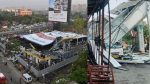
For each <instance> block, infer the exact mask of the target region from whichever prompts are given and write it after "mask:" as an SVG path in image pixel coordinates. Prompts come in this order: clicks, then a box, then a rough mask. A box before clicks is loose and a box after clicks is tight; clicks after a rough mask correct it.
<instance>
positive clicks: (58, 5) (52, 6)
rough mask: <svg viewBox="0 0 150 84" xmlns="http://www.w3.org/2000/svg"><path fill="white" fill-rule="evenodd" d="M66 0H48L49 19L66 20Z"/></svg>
mask: <svg viewBox="0 0 150 84" xmlns="http://www.w3.org/2000/svg"><path fill="white" fill-rule="evenodd" d="M67 14H68V0H49V16H48V19H49V21H58V22H67Z"/></svg>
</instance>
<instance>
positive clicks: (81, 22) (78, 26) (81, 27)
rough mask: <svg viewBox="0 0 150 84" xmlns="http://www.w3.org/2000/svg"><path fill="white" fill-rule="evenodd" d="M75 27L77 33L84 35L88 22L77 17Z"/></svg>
mask: <svg viewBox="0 0 150 84" xmlns="http://www.w3.org/2000/svg"><path fill="white" fill-rule="evenodd" d="M73 25H74V28H75V30H76V32H78V33H83V31H84V29H85V25H86V20H85V19H83V18H81V17H79V16H76V18H75V19H74V22H73Z"/></svg>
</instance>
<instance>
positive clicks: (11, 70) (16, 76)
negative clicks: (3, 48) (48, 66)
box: [0, 52, 40, 84]
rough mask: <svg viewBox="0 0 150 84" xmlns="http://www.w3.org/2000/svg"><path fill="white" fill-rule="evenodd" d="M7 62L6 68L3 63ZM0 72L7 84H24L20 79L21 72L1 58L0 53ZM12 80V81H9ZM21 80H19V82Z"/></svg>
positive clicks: (35, 83) (34, 83)
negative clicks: (5, 78)
mask: <svg viewBox="0 0 150 84" xmlns="http://www.w3.org/2000/svg"><path fill="white" fill-rule="evenodd" d="M3 60H4V62H6V61H7V66H6V65H4V63H3ZM0 67H2V68H0V72H2V73H4V75H5V76H6V77H7V79H8V84H26V83H25V82H24V81H23V80H22V79H21V78H22V75H21V72H20V71H19V70H18V69H16V68H15V67H14V64H13V63H12V62H10V61H8V60H6V58H5V57H3V56H2V54H1V52H0ZM10 78H12V81H11V80H10ZM20 79H21V80H20ZM32 84H40V83H39V82H37V81H34V82H33V83H32Z"/></svg>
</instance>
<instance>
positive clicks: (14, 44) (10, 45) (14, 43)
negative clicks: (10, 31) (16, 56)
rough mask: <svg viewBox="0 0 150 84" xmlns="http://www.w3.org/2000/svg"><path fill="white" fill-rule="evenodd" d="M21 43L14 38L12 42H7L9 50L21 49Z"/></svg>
mask: <svg viewBox="0 0 150 84" xmlns="http://www.w3.org/2000/svg"><path fill="white" fill-rule="evenodd" d="M20 45H21V42H20V41H19V40H16V39H14V40H12V41H11V42H10V43H8V44H7V47H8V49H9V50H12V51H19V46H20Z"/></svg>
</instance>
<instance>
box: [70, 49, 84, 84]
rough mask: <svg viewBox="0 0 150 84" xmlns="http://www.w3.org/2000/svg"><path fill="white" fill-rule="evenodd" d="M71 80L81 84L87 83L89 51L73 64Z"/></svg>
mask: <svg viewBox="0 0 150 84" xmlns="http://www.w3.org/2000/svg"><path fill="white" fill-rule="evenodd" d="M70 79H71V80H73V81H76V82H78V83H79V84H86V83H87V51H84V52H82V53H81V54H80V58H79V59H78V60H77V61H75V62H74V63H73V66H72V73H71V74H70Z"/></svg>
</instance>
